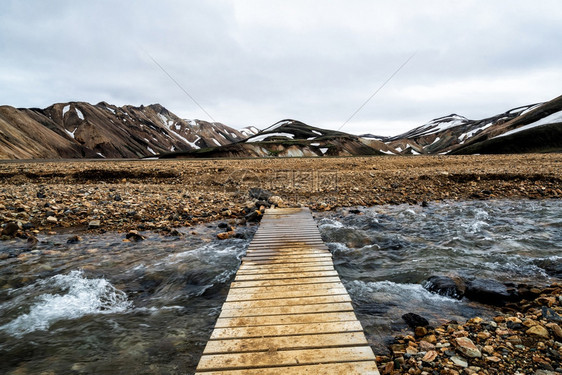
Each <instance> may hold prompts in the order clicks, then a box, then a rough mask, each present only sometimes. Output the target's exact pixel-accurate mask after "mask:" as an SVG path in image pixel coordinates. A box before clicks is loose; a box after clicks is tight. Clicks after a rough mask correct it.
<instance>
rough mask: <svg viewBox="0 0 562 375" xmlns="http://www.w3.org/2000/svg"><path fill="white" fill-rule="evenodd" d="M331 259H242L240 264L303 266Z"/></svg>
mask: <svg viewBox="0 0 562 375" xmlns="http://www.w3.org/2000/svg"><path fill="white" fill-rule="evenodd" d="M330 259H331V257H318V258H304V259H301V258H291V259H283V258H280V259H243V260H242V263H246V264H254V265H271V264H305V263H321V262H325V261H326V260H328V261H330Z"/></svg>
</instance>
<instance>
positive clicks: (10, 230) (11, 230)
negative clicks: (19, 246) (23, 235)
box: [1, 222, 20, 237]
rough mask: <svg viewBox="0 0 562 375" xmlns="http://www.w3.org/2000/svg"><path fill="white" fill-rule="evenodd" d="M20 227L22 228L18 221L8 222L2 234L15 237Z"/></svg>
mask: <svg viewBox="0 0 562 375" xmlns="http://www.w3.org/2000/svg"><path fill="white" fill-rule="evenodd" d="M19 229H20V228H19V226H18V224H17V223H14V222H11V223H8V224H6V226H5V227H4V229H2V233H1V235H2V236H8V237H13V236H15V234H16V233H17V232H18V230H19Z"/></svg>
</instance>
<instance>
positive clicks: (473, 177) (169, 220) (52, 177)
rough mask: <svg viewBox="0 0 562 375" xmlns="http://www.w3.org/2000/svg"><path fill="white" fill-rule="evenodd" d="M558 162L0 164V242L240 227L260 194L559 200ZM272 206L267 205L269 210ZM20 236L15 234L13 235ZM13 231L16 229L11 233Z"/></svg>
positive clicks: (329, 203)
mask: <svg viewBox="0 0 562 375" xmlns="http://www.w3.org/2000/svg"><path fill="white" fill-rule="evenodd" d="M561 182H562V155H561V154H536V155H497V156H494V155H486V156H418V157H390V156H388V157H354V158H323V159H314V158H310V159H250V160H224V159H222V160H166V161H158V160H155V161H149V160H144V161H130V160H125V161H121V160H118V161H117V160H116V161H89V162H88V161H56V162H4V163H2V164H0V223H1V225H2V226H3V227H4V229H5V227H6V225H7V224H9V223H14V224H16V225H17V228H16V227H14V226H13V224H12V230H9V231H8V232H6V233H5V234H6V235H11V234H15V233H20V234H21V233H24V232H25V233H33V232H36V233H37V232H60V231H64V230H71V231H76V230H87V229H89V230H95V231H108V230H111V231H121V232H125V231H129V230H161V231H168V230H171V229H172V228H175V227H185V226H191V225H195V224H198V223H202V222H211V221H216V220H227V221H228V220H230V223H231V224H236V223H243V222H244V220H245V218H246V217H247V215H248V214H250V213H252V212H253V211H255V210H256V209H257V210H259V208H260V207H261V205H262V203H264V202H259V201H260V199H257V198H253V197H251V196H250V195H249V194H248V191H249V189H250V188H252V187H261V188H264V189H267V190H269V191H271V192H272V193H273V194H274V195H276V196H279V197H280V198H281V200H277V203H278V204H282V205H288V206H294V205H306V206H309V207H311V208H312V209H315V210H331V209H334V208H337V207H346V206H357V205H362V206H371V205H378V204H388V203H391V204H394V203H396V204H398V203H410V204H422V202H424V201H435V200H466V199H496V198H506V197H510V198H532V199H541V198H560V197H562V183H561ZM265 203H269V202H265ZM16 229H17V230H16ZM14 230H16V231H15V232H14Z"/></svg>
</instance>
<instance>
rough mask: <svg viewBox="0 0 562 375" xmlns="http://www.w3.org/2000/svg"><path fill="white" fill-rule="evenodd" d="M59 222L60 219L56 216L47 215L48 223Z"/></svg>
mask: <svg viewBox="0 0 562 375" xmlns="http://www.w3.org/2000/svg"><path fill="white" fill-rule="evenodd" d="M57 222H58V219H57V218H56V217H54V216H49V217H47V223H50V224H56V223H57Z"/></svg>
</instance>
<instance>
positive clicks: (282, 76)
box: [0, 0, 562, 135]
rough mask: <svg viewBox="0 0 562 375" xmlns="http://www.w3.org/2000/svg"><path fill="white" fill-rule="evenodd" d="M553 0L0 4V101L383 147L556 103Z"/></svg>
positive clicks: (52, 0) (560, 72)
mask: <svg viewBox="0 0 562 375" xmlns="http://www.w3.org/2000/svg"><path fill="white" fill-rule="evenodd" d="M561 43H562V3H561V2H560V0H537V1H530V0H525V1H519V0H509V1H507V0H505V1H504V0H473V1H470V0H463V1H453V0H430V1H427V0H424V1H421V0H411V1H406V0H388V1H378V0H364V1H362V0H343V1H338V0H335V1H334V0H330V1H326V0H324V1H312V0H311V1H307V0H296V1H292V0H283V1H276V0H261V1H253V0H247V1H244V0H239V1H234V0H231V1H226V0H225V1H219V0H213V1H210V0H209V1H202V0H182V1H180V0H177V1H171V0H157V1H150V0H135V1H124V0H111V1H96V0H89V1H79V0H68V1H57V0H48V1H46V0H25V1H24V0H0V104H6V105H12V106H15V107H40V108H44V107H47V106H49V105H51V104H53V103H58V102H67V101H86V102H90V103H93V104H95V103H98V102H100V101H107V102H109V103H111V104H115V105H118V106H122V105H125V104H132V105H141V104H144V105H147V104H151V103H160V104H162V105H164V106H165V107H167V108H168V109H169V110H170V111H172V112H174V113H176V114H177V115H178V116H180V117H183V118H189V119H193V118H198V119H204V120H210V119H209V118H208V116H207V115H206V114H205V112H203V111H202V110H201V109H200V108H199V107H198V106H197V105H196V104H194V103H193V101H192V100H191V99H190V98H189V97H188V96H187V95H186V94H185V93H184V92H182V91H181V90H180V89H179V88H178V87H177V86H176V85H175V83H174V82H173V81H172V80H171V79H170V78H169V77H168V76H167V75H166V74H165V73H164V72H163V71H162V70H160V68H159V67H158V66H157V65H156V64H155V63H154V62H153V61H152V59H151V58H150V56H152V57H153V58H154V59H155V60H156V61H157V62H158V63H159V64H160V65H161V66H162V67H163V68H164V69H165V70H166V71H167V72H168V73H169V74H170V75H171V76H172V77H173V78H174V79H175V80H176V81H177V82H178V83H179V84H180V85H181V86H182V87H183V88H184V89H185V90H186V91H187V92H188V93H189V94H190V95H191V96H192V97H193V98H195V99H196V101H197V102H198V103H199V104H200V105H201V106H202V107H203V108H204V109H205V110H206V111H207V112H208V113H209V114H210V115H211V116H212V118H213V119H214V120H216V121H220V122H222V123H225V124H227V125H230V126H233V127H235V128H241V127H244V126H248V125H254V126H257V127H258V128H265V127H267V126H269V125H271V124H273V123H274V122H277V121H278V120H281V119H285V118H293V119H297V120H300V121H303V122H306V123H308V124H310V125H314V126H318V127H324V128H330V129H337V128H339V127H340V126H341V125H342V124H343V123H344V122H345V121H346V120H347V119H348V118H349V117H350V116H351V115H352V113H353V112H354V111H355V110H356V109H357V108H358V107H359V106H360V105H361V104H362V103H364V102H365V100H367V99H368V98H369V97H370V96H371V95H372V94H373V93H374V92H375V91H376V90H377V89H378V88H379V87H380V86H381V85H382V84H383V83H384V82H385V81H386V80H387V79H388V78H389V77H390V76H391V75H392V74H393V73H394V72H395V71H396V70H397V69H398V68H399V67H400V66H401V65H402V64H403V63H404V62H405V61H406V60H407V59H408V58H409V57H410V56H412V54H414V53H415V56H414V57H413V58H412V59H411V60H410V61H409V63H408V64H406V65H405V66H404V67H403V68H402V70H401V71H400V72H398V74H397V75H396V76H394V78H393V79H392V80H390V82H389V83H388V84H387V85H386V86H385V87H384V88H383V89H382V90H380V92H378V94H377V95H375V96H374V97H373V98H372V100H371V101H370V102H369V103H368V104H367V105H365V107H364V108H363V109H362V110H361V111H360V112H359V113H358V114H357V115H356V116H355V117H354V118H353V119H352V120H351V121H350V122H349V123H347V124H346V125H345V126H344V127H343V128H342V130H343V131H347V132H350V133H365V132H369V133H373V134H380V135H397V134H399V133H402V132H404V131H406V130H409V129H411V128H414V127H417V126H419V125H422V124H424V123H426V122H427V121H429V120H431V119H433V118H436V117H440V116H444V115H448V114H451V113H458V114H460V115H464V116H466V117H468V118H471V119H481V118H485V117H487V116H491V115H494V114H497V113H500V112H503V111H506V110H508V109H510V108H512V107H517V106H520V105H525V104H531V103H536V102H541V101H546V100H549V99H552V98H554V97H557V96H559V95H561V94H562V47H561Z"/></svg>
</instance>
